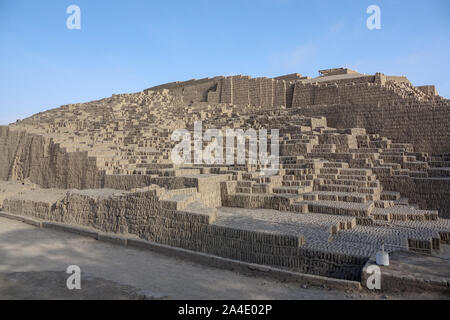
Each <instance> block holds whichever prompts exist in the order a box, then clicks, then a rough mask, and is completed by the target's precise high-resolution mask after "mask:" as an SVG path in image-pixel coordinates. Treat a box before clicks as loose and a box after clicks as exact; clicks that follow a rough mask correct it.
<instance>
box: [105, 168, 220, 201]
mask: <svg viewBox="0 0 450 320" xmlns="http://www.w3.org/2000/svg"><path fill="white" fill-rule="evenodd" d="M227 179H228V176H227V175H217V176H210V177H200V178H196V177H152V176H149V175H106V176H105V183H104V185H103V186H102V187H103V188H107V189H116V190H132V189H137V188H143V187H146V186H149V185H152V184H154V185H158V186H160V187H161V188H165V189H168V190H175V189H182V188H197V191H198V192H199V193H200V199H201V201H202V203H203V204H205V205H207V206H210V207H219V206H221V205H222V200H221V193H220V182H222V181H225V180H227Z"/></svg>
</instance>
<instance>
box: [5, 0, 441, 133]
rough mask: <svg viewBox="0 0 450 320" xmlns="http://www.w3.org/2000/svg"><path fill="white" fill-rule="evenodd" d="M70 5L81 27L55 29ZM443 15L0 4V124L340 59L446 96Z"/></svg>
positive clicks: (314, 7)
mask: <svg viewBox="0 0 450 320" xmlns="http://www.w3.org/2000/svg"><path fill="white" fill-rule="evenodd" d="M71 4H75V5H78V6H79V7H80V8H81V30H69V29H67V28H66V20H67V18H68V17H69V15H68V14H67V13H66V8H67V7H68V6H69V5H71ZM371 4H376V5H379V6H380V8H381V24H382V29H381V30H372V31H371V30H368V29H367V27H366V19H367V18H368V16H369V15H368V14H367V13H366V8H367V7H368V6H369V5H371ZM449 13H450V1H448V0H428V1H425V0H423V1H406V0H405V1H401V0H388V1H381V0H369V1H366V0H340V1H335V0H330V1H321V0H319V1H300V0H240V1H234V0H221V1H216V0H189V1H188V0H180V1H171V0H165V1H152V0H146V1H144V0H142V1H138V0H128V1H103V0H70V1H66V0H40V1H34V0H29V1H25V0H0V110H1V111H0V124H6V123H10V122H13V121H15V120H16V119H18V118H24V117H27V116H29V115H32V114H34V113H36V112H40V111H44V110H47V109H49V108H54V107H58V106H60V105H63V104H68V103H75V102H86V101H91V100H94V99H99V98H104V97H108V96H110V95H111V94H113V93H125V92H136V91H140V90H143V89H145V88H148V87H151V86H153V85H157V84H161V83H165V82H171V81H176V80H187V79H192V78H202V77H207V76H216V75H231V74H247V75H251V76H268V77H270V76H276V75H280V74H286V73H292V72H298V73H301V74H304V75H309V76H317V70H319V69H325V68H331V67H340V66H347V67H349V68H354V69H356V70H358V71H360V72H363V73H375V72H382V73H385V74H394V75H406V76H407V77H408V78H409V79H410V80H411V81H412V82H413V83H414V84H415V85H422V84H435V85H436V86H437V88H438V90H439V93H440V94H441V95H443V96H445V97H447V98H448V97H450V77H449V75H450V58H449V56H450V55H449V53H450V50H449V49H450V40H449V39H450V36H449V35H450V32H449V31H450V19H449Z"/></svg>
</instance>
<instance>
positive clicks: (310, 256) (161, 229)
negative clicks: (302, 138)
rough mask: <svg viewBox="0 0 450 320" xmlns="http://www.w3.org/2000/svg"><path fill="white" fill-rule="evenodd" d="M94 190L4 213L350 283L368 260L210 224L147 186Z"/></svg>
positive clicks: (10, 203)
mask: <svg viewBox="0 0 450 320" xmlns="http://www.w3.org/2000/svg"><path fill="white" fill-rule="evenodd" d="M97 191H98V190H88V191H71V192H68V193H67V194H66V196H65V197H63V198H62V199H60V200H58V201H57V202H56V203H54V204H49V203H43V202H39V201H24V200H21V199H6V200H5V202H4V208H3V209H4V210H5V211H7V212H10V213H16V214H24V215H29V216H33V217H36V218H40V219H44V220H50V221H55V222H61V223H68V224H75V225H81V226H87V227H92V228H95V229H98V230H101V231H104V232H111V233H121V234H132V235H137V236H138V237H140V238H142V239H145V240H150V241H154V242H157V243H161V244H166V245H170V246H176V247H180V248H184V249H188V250H193V251H199V252H203V253H208V254H214V255H217V256H221V257H225V258H230V259H235V260H240V261H245V262H250V263H257V264H263V265H270V266H277V267H282V268H288V269H290V270H295V271H298V272H302V273H309V274H316V275H321V276H328V277H335V278H343V279H348V280H360V273H361V269H362V267H363V266H364V264H365V262H366V260H367V258H364V257H359V256H351V255H345V254H338V253H330V252H322V251H319V250H312V249H307V248H302V244H303V241H304V240H303V237H296V236H290V235H283V234H273V233H265V232H259V231H254V230H245V229H236V228H230V227H224V226H220V225H217V224H214V221H215V212H209V213H204V212H191V211H189V210H175V209H174V208H171V207H170V205H167V204H166V203H165V202H164V197H165V194H164V193H165V191H164V190H163V189H152V188H151V187H150V188H146V189H142V190H138V191H136V192H133V193H123V194H120V195H113V196H101V195H97V194H96V192H97ZM99 192H101V191H99ZM178 192H180V193H183V192H190V190H189V189H185V190H178Z"/></svg>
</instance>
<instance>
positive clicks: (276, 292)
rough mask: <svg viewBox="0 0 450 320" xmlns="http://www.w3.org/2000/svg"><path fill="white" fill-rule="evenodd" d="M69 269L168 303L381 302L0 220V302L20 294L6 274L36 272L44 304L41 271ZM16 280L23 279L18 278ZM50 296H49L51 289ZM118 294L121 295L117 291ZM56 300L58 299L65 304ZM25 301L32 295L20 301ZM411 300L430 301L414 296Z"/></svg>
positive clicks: (33, 287)
mask: <svg viewBox="0 0 450 320" xmlns="http://www.w3.org/2000/svg"><path fill="white" fill-rule="evenodd" d="M69 265H78V266H80V268H81V270H82V273H83V277H84V278H85V279H86V283H88V281H90V280H88V279H90V278H96V279H103V280H104V281H105V282H107V285H104V286H103V289H104V290H111V291H113V289H112V287H111V282H113V283H115V284H116V285H117V287H121V286H128V287H133V288H135V289H136V290H146V291H150V292H153V293H156V294H157V295H162V296H168V297H169V298H171V299H361V298H364V299H374V298H381V297H382V295H380V294H378V295H376V294H371V293H365V292H364V293H359V292H355V293H345V292H340V291H329V290H326V289H320V288H302V287H301V285H299V284H288V283H280V282H276V281H271V280H267V279H263V278H256V277H249V276H245V275H242V274H238V273H235V272H232V271H226V270H220V269H216V268H210V267H206V266H203V265H199V264H195V263H191V262H186V261H183V260H179V259H175V258H171V257H168V256H165V255H161V254H157V253H153V252H150V251H144V250H139V249H133V248H125V247H121V246H116V245H112V244H108V243H104V242H99V241H96V240H94V239H90V238H83V237H80V236H77V235H73V234H68V233H64V232H59V231H53V230H49V229H38V228H35V227H32V226H29V225H26V224H23V223H21V222H17V221H12V220H8V219H4V218H0V274H1V275H3V278H2V277H1V276H0V280H2V279H3V281H0V299H8V298H20V297H21V296H20V290H19V291H18V292H19V293H17V292H16V293H15V295H12V293H11V281H13V280H14V279H10V281H9V283H8V277H7V274H9V273H22V272H26V273H30V276H32V275H33V274H32V273H31V272H35V273H34V274H35V275H36V276H35V277H34V276H33V277H34V281H28V283H29V288H27V289H28V291H29V292H31V293H33V292H36V294H35V296H36V295H37V297H38V298H39V295H41V296H42V298H44V297H49V296H51V293H50V294H49V293H48V292H47V294H46V295H44V294H42V288H39V290H38V287H41V286H43V284H42V282H44V281H46V280H45V279H46V277H45V273H43V271H58V272H61V271H62V272H64V271H65V270H66V268H67V267H68V266H69ZM49 274H51V273H49ZM43 275H44V276H43ZM14 277H17V276H14ZM10 278H12V276H10ZM19 278H27V277H26V276H24V275H21V276H20V277H19ZM36 279H38V280H36ZM55 279H56V280H55ZM58 279H59V280H58ZM64 279H65V277H61V275H60V274H59V275H58V276H57V277H53V278H52V279H51V281H53V282H55V283H54V285H57V286H59V288H60V286H65V282H64V281H63V280H64ZM14 281H17V280H14ZM14 281H13V282H14ZM49 281H50V279H49ZM82 281H83V280H82ZM59 282H64V283H63V284H61V283H59ZM40 283H41V285H40ZM47 285H48V284H46V286H47ZM91 287H93V286H92V285H91ZM94 287H95V285H94ZM8 288H9V289H8ZM107 288H109V289H107ZM48 290H51V289H50V287H49V289H48ZM82 290H83V289H82ZM118 290H119V292H120V288H119V289H118ZM8 292H9V293H8ZM39 292H40V293H39ZM55 292H58V291H55ZM110 293H111V292H104V291H101V290H97V292H94V293H92V292H90V293H89V294H86V297H90V298H92V297H93V296H95V297H97V298H108V297H113V298H114V297H115V296H118V297H122V296H121V295H120V294H116V295H115V293H112V294H110ZM8 294H9V295H8ZM59 295H60V296H61V298H67V297H66V296H64V295H61V294H59ZM29 297H30V294H28V295H27V296H26V297H24V298H29ZM415 298H430V297H429V296H425V295H424V296H421V295H418V296H415Z"/></svg>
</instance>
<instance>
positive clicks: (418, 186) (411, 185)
mask: <svg viewBox="0 0 450 320" xmlns="http://www.w3.org/2000/svg"><path fill="white" fill-rule="evenodd" d="M380 182H381V184H382V186H383V189H384V190H389V191H397V192H401V194H402V196H404V197H406V198H408V199H409V202H410V203H412V204H417V205H419V207H420V208H421V209H426V210H438V212H439V217H441V218H447V219H448V218H450V179H439V178H411V177H380Z"/></svg>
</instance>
